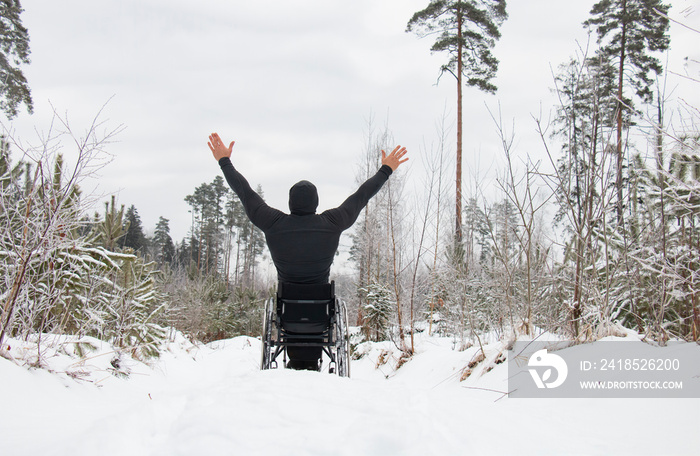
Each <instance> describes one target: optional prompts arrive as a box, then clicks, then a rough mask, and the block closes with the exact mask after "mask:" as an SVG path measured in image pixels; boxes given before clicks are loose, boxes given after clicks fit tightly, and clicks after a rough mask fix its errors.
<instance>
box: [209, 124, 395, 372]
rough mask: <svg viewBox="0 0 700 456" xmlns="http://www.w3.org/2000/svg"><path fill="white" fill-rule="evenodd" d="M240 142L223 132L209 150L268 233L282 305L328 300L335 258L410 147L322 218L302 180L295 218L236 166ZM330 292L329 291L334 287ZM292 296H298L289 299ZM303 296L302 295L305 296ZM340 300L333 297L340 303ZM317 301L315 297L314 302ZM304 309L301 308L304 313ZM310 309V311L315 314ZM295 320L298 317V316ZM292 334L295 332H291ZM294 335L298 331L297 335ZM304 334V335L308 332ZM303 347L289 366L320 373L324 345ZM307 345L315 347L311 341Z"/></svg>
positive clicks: (293, 193)
mask: <svg viewBox="0 0 700 456" xmlns="http://www.w3.org/2000/svg"><path fill="white" fill-rule="evenodd" d="M234 143H235V141H231V143H230V144H229V145H228V146H226V145H225V143H224V142H223V141H222V140H221V138H220V137H219V135H218V134H217V133H212V134H211V135H210V136H209V142H208V145H209V149H210V150H211V152H212V154H213V155H214V158H215V159H216V160H217V161H218V162H219V166H220V167H221V170H222V171H223V173H224V177H225V178H226V181H227V182H228V184H229V186H230V187H231V189H232V190H233V191H234V192H235V193H236V195H238V198H239V199H240V201H241V203H242V204H243V208H244V209H245V212H246V215H247V216H248V218H250V221H251V222H252V223H253V224H254V225H255V226H257V227H258V228H260V230H262V232H263V233H264V234H265V239H266V241H267V246H268V248H269V250H270V255H271V256H272V261H273V263H274V264H275V268H276V269H277V279H278V281H279V286H278V301H279V299H280V298H288V299H289V300H292V301H298V302H297V304H299V302H303V301H309V296H310V295H309V294H313V295H314V296H320V299H321V300H323V299H324V297H325V296H324V295H327V294H328V293H329V292H330V291H331V290H332V284H329V276H330V269H331V264H332V263H333V258H334V256H335V254H336V251H337V249H338V243H339V241H340V235H341V233H342V232H343V231H345V230H347V229H348V228H350V227H351V226H352V225H353V223H355V220H357V217H358V216H359V215H360V212H361V211H362V209H364V207H365V206H366V205H367V203H368V202H369V200H370V199H371V198H372V197H373V196H374V195H375V194H376V193H377V192H378V191H379V189H381V187H382V186H383V185H384V183H385V182H386V181H387V180H388V179H389V176H391V174H392V173H393V172H394V171H395V170H396V169H397V168H398V167H399V165H401V164H402V163H404V162H406V161H407V160H408V157H406V153H407V151H406V148H405V147H401V146H396V147H395V148H394V150H393V151H392V152H391V153H390V154H389V155H386V153H385V152H384V151H382V152H381V153H382V160H381V163H382V166H381V167H380V168H379V170H378V171H377V173H376V174H375V175H374V176H372V177H370V178H369V179H368V180H367V181H365V182H364V183H363V184H362V185H360V187H359V188H358V189H357V191H356V192H355V193H353V194H352V195H350V196H349V197H348V198H347V199H346V200H345V201H344V202H343V203H342V204H341V205H340V206H338V207H337V208H334V209H329V210H327V211H324V212H322V213H321V214H317V213H316V208H317V207H318V192H317V190H316V187H315V186H314V185H313V184H312V183H311V182H308V181H305V180H302V181H299V182H297V183H296V184H294V186H292V188H291V189H290V190H289V211H290V213H289V214H286V213H284V212H282V211H280V210H278V209H275V208H272V207H270V206H268V205H267V204H266V203H265V201H264V200H263V199H262V197H260V195H258V194H257V193H256V192H255V191H253V189H252V188H251V187H250V184H248V181H247V180H246V179H245V178H244V177H243V175H242V174H241V173H240V172H239V171H238V170H237V169H236V168H234V166H233V163H232V162H231V154H232V151H233V145H234ZM329 286H330V288H328V290H329V291H326V288H325V287H329ZM289 293H291V295H292V296H297V295H298V296H301V298H297V299H294V297H289V296H284V294H289ZM300 293H301V294H300ZM334 298H335V296H334V295H333V297H332V298H331V297H330V296H328V299H334ZM314 299H315V298H314ZM299 309H304V306H301V307H299V306H297V310H298V311H300V312H301V313H302V314H303V313H304V312H306V311H304V310H299ZM310 309H313V308H312V307H309V306H307V311H309V312H312V313H313V311H312V310H310ZM296 318H298V322H297V324H298V325H299V326H296V327H295V326H294V324H291V326H290V328H291V329H298V330H301V329H303V328H302V326H300V325H302V324H303V322H304V321H305V320H304V319H305V318H306V319H307V321H308V320H309V318H308V317H305V316H304V315H297V317H296ZM292 320H293V318H292ZM290 331H291V330H290ZM291 332H292V333H294V331H291ZM300 333H302V334H303V331H301V332H300ZM299 340H300V342H298V344H297V345H294V344H292V345H287V346H286V351H287V355H288V356H289V359H290V361H289V367H292V368H300V369H318V366H320V359H321V356H322V346H305V344H304V339H303V338H301V339H299ZM306 345H313V344H312V343H311V342H309V343H308V344H306Z"/></svg>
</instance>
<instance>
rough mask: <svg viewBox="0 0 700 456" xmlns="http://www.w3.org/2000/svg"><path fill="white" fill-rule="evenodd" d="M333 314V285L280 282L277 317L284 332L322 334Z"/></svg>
mask: <svg viewBox="0 0 700 456" xmlns="http://www.w3.org/2000/svg"><path fill="white" fill-rule="evenodd" d="M334 313H335V283H333V282H331V283H325V284H312V285H305V284H295V283H282V282H280V283H279V285H278V288H277V315H278V317H279V321H280V324H281V326H282V328H283V329H285V330H286V331H289V332H293V333H298V334H317V333H321V332H323V331H326V330H327V329H328V327H329V325H330V320H331V316H332V315H333V314H334Z"/></svg>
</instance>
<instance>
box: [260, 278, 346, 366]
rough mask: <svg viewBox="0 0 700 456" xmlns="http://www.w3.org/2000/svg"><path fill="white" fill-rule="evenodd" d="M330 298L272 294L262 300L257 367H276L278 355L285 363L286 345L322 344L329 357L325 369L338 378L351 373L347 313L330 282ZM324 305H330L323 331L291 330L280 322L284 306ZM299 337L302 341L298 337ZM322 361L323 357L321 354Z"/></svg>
mask: <svg viewBox="0 0 700 456" xmlns="http://www.w3.org/2000/svg"><path fill="white" fill-rule="evenodd" d="M330 285H331V298H328V299H287V298H285V297H283V296H279V292H278V293H277V295H276V296H275V297H271V298H270V299H268V300H267V302H266V303H265V315H264V318H263V327H262V354H261V361H260V369H262V370H267V369H277V368H278V363H277V358H278V357H279V356H280V355H282V354H283V359H284V362H283V366H286V364H287V363H286V359H287V347H321V348H322V351H323V353H325V354H326V356H327V357H328V358H329V360H330V362H329V367H328V371H329V372H330V373H336V374H337V375H339V376H341V377H349V376H350V342H349V333H348V315H347V308H346V306H345V302H344V301H342V300H340V299H338V297H337V296H336V295H335V284H334V283H333V282H331V284H330ZM316 304H318V305H325V304H329V306H328V309H329V324H328V326H326V327H325V328H324V329H323V331H320V332H313V333H301V334H300V333H294V332H290V331H288V330H286V329H285V328H284V325H283V324H282V323H283V322H282V315H283V308H284V307H283V306H286V305H316ZM300 339H302V340H300ZM321 359H322V360H323V356H322V357H321Z"/></svg>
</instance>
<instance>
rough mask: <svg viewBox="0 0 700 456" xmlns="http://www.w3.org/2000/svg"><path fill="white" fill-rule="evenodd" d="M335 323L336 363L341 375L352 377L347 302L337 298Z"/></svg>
mask: <svg viewBox="0 0 700 456" xmlns="http://www.w3.org/2000/svg"><path fill="white" fill-rule="evenodd" d="M337 303H338V307H337V314H336V315H337V318H336V325H335V331H336V334H335V343H336V364H337V369H338V371H337V372H338V375H339V376H340V377H350V335H349V332H348V311H347V308H346V307H345V302H343V301H342V300H340V299H338V300H337Z"/></svg>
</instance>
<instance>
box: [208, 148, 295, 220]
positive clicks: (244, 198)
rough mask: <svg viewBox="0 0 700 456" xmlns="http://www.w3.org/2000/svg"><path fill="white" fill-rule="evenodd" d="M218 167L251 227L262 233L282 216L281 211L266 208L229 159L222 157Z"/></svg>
mask: <svg viewBox="0 0 700 456" xmlns="http://www.w3.org/2000/svg"><path fill="white" fill-rule="evenodd" d="M219 166H220V167H221V170H222V171H223V172H224V177H225V178H226V182H228V185H229V186H230V187H231V189H232V190H233V191H234V192H236V195H238V198H239V199H240V200H241V203H242V204H243V209H245V213H246V214H247V215H248V218H249V219H250V221H251V222H253V225H255V226H257V227H258V228H260V229H261V230H263V232H264V231H266V230H267V229H268V228H270V227H271V226H272V225H273V224H274V223H275V222H276V221H277V220H278V219H279V218H280V217H282V216H283V215H284V213H283V212H282V211H280V210H277V209H274V208H272V207H270V206H268V205H267V203H266V202H265V201H264V200H263V199H262V197H260V195H258V194H257V193H256V192H255V191H254V190H253V189H252V188H250V184H249V183H248V181H247V180H246V178H245V177H243V175H242V174H241V173H239V172H238V171H237V170H236V168H234V167H233V163H231V159H230V158H228V157H223V158H222V159H221V160H219Z"/></svg>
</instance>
